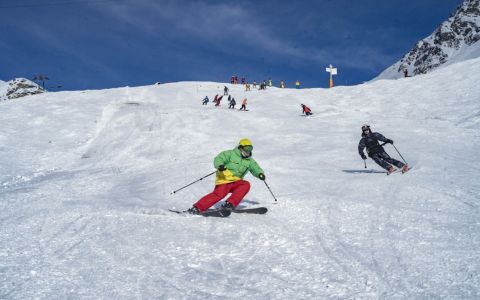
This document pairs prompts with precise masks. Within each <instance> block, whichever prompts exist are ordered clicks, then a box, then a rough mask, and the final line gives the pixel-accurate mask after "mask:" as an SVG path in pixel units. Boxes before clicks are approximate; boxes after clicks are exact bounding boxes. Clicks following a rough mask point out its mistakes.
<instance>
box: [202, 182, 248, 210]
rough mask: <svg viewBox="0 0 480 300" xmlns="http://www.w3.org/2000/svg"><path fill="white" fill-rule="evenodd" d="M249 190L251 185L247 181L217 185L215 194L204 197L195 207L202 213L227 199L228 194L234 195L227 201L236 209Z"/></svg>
mask: <svg viewBox="0 0 480 300" xmlns="http://www.w3.org/2000/svg"><path fill="white" fill-rule="evenodd" d="M249 190H250V183H249V182H248V181H245V180H238V181H235V182H231V183H225V184H220V185H216V186H215V189H214V190H213V192H211V193H210V194H208V195H205V196H203V197H202V199H200V200H198V202H197V203H195V204H194V206H195V207H196V208H198V209H199V210H200V211H206V210H207V209H208V208H210V207H211V206H212V205H214V204H215V203H217V202H218V201H220V200H222V199H223V198H225V196H227V194H228V193H232V195H230V197H229V198H228V199H227V201H228V202H230V203H231V204H232V205H233V206H234V207H237V205H238V204H239V203H240V202H241V201H242V200H243V197H245V195H246V194H247V193H248V191H249Z"/></svg>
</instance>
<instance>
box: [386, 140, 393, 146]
mask: <svg viewBox="0 0 480 300" xmlns="http://www.w3.org/2000/svg"><path fill="white" fill-rule="evenodd" d="M385 143H387V144H392V145H393V141H392V140H391V139H387V140H386V141H385Z"/></svg>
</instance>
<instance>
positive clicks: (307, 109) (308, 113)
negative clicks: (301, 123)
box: [302, 104, 313, 116]
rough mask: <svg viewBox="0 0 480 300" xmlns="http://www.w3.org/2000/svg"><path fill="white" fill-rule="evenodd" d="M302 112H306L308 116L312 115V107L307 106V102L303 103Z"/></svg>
mask: <svg viewBox="0 0 480 300" xmlns="http://www.w3.org/2000/svg"><path fill="white" fill-rule="evenodd" d="M302 109H303V110H302V114H305V115H307V116H310V115H312V114H313V113H312V110H311V109H310V107H308V106H306V105H305V104H302Z"/></svg>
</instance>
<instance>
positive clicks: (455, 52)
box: [376, 0, 480, 79]
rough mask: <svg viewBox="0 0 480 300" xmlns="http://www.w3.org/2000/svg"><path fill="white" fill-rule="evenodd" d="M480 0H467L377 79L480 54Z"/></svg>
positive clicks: (417, 71)
mask: <svg viewBox="0 0 480 300" xmlns="http://www.w3.org/2000/svg"><path fill="white" fill-rule="evenodd" d="M479 41H480V0H466V1H465V2H464V3H463V4H462V5H461V6H459V7H458V8H457V10H456V11H455V12H454V13H453V14H452V15H451V16H450V17H449V18H448V20H446V21H444V22H443V23H442V24H441V25H440V26H439V27H438V28H437V29H435V31H434V32H433V33H432V34H431V35H430V36H428V37H426V38H424V39H423V40H421V41H419V42H418V43H417V44H416V45H415V47H414V48H413V49H412V50H410V52H408V53H407V54H406V55H405V56H404V57H403V58H402V59H401V60H400V61H398V62H397V63H395V64H394V65H392V66H390V67H389V68H387V69H386V70H385V71H383V72H382V73H381V74H380V75H379V76H378V77H377V78H376V79H393V78H400V77H403V76H404V71H405V70H406V71H407V72H408V75H409V76H415V75H419V74H425V73H428V72H429V71H431V70H433V69H435V68H438V67H439V66H442V65H448V64H452V63H455V62H459V61H463V60H467V59H471V58H475V57H480V42H479Z"/></svg>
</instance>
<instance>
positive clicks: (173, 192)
mask: <svg viewBox="0 0 480 300" xmlns="http://www.w3.org/2000/svg"><path fill="white" fill-rule="evenodd" d="M216 172H217V171H216V170H215V171H213V172H212V173H210V174H207V175H205V176H203V177H202V178H200V179H197V180H195V181H194V182H191V183H189V184H187V185H186V186H183V187H181V188H179V189H178V190H175V191H172V192H171V193H170V195H172V194H175V193H176V192H178V191H181V190H183V189H184V188H186V187H189V186H191V185H192V184H194V183H196V182H199V181H200V180H203V179H204V178H207V177H208V176H211V175H213V174H215V173H216Z"/></svg>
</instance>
